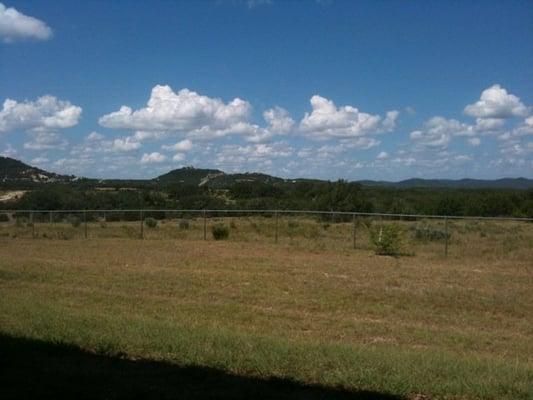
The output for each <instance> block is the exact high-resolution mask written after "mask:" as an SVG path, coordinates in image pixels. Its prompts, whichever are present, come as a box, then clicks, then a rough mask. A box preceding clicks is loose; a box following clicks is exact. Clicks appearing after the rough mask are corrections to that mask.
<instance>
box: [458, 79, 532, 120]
mask: <svg viewBox="0 0 533 400" xmlns="http://www.w3.org/2000/svg"><path fill="white" fill-rule="evenodd" d="M464 113H465V114H466V115H469V116H471V117H477V118H497V119H505V118H512V117H524V116H526V115H527V114H528V113H529V111H528V109H527V107H526V106H525V105H524V104H523V103H522V102H521V101H520V98H519V97H517V96H515V95H513V94H510V93H507V90H505V89H504V88H502V87H501V86H500V85H492V86H491V87H489V88H488V89H485V90H484V91H483V92H482V93H481V97H480V99H479V100H478V101H477V102H475V103H474V104H469V105H467V106H466V107H465V109H464Z"/></svg>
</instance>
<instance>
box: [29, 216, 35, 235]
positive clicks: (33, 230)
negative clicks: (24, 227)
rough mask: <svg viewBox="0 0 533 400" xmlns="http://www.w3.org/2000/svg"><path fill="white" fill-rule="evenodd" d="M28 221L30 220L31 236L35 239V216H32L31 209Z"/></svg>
mask: <svg viewBox="0 0 533 400" xmlns="http://www.w3.org/2000/svg"><path fill="white" fill-rule="evenodd" d="M30 222H31V237H32V239H35V218H33V211H32V212H30Z"/></svg>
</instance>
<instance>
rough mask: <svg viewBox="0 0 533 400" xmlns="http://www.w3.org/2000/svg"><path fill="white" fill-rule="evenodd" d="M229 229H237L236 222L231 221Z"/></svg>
mask: <svg viewBox="0 0 533 400" xmlns="http://www.w3.org/2000/svg"><path fill="white" fill-rule="evenodd" d="M229 227H230V228H231V229H237V224H236V223H235V221H230V223H229Z"/></svg>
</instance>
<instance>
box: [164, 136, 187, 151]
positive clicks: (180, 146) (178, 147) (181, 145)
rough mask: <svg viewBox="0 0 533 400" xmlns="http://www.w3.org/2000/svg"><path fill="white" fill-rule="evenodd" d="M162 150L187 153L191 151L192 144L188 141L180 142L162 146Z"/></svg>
mask: <svg viewBox="0 0 533 400" xmlns="http://www.w3.org/2000/svg"><path fill="white" fill-rule="evenodd" d="M161 148H162V149H163V150H168V151H172V150H173V151H189V150H191V149H192V142H191V141H190V140H189V139H185V140H181V141H179V142H178V143H176V144H172V145H163V146H161Z"/></svg>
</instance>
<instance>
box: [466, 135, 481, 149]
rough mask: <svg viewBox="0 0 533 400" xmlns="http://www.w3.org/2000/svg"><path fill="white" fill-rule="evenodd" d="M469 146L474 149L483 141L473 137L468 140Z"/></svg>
mask: <svg viewBox="0 0 533 400" xmlns="http://www.w3.org/2000/svg"><path fill="white" fill-rule="evenodd" d="M468 144H469V145H470V146H472V147H477V146H479V145H480V144H481V139H480V138H477V137H473V138H470V139H468Z"/></svg>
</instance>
